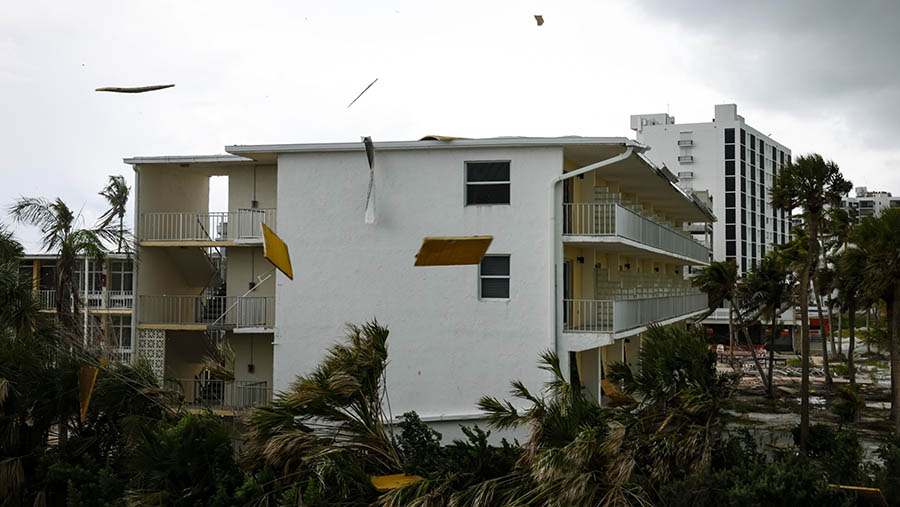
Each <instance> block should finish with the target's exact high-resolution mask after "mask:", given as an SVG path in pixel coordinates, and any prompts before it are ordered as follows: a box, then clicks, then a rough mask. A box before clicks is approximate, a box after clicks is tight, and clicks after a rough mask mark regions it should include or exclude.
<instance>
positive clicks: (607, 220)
mask: <svg viewBox="0 0 900 507" xmlns="http://www.w3.org/2000/svg"><path fill="white" fill-rule="evenodd" d="M563 235H564V236H619V237H622V238H626V239H630V240H632V241H637V242H638V243H643V244H645V245H647V246H651V247H654V248H659V249H660V250H665V251H666V252H671V253H675V254H678V255H682V256H685V257H688V258H690V259H693V260H696V261H700V262H703V263H707V262H709V249H708V248H706V247H705V246H703V245H701V244H700V243H698V242H696V241H694V240H693V239H691V238H689V237H688V236H686V235H685V234H684V233H681V232H678V231H675V230H674V229H670V228H669V227H667V226H665V225H662V224H659V223H657V222H654V221H653V220H650V219H649V218H647V217H645V216H642V215H640V214H638V213H637V212H635V211H632V210H630V209H628V208H626V207H624V206H622V205H621V204H616V203H566V204H563Z"/></svg>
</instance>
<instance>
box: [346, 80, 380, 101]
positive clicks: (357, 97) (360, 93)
mask: <svg viewBox="0 0 900 507" xmlns="http://www.w3.org/2000/svg"><path fill="white" fill-rule="evenodd" d="M375 81H378V78H377V77H376V78H375ZM375 81H372V82H371V83H369V86H367V87H366V89H365V90H363V91H361V92H359V95H357V96H356V98H355V99H353V102H351V103H349V104H347V108H348V109H349V108H350V106H352V105H353V104H354V103H355V102H356V101H357V100H359V98H360V97H362V96H363V93H366V92H367V91H369V88H371V87H372V85H373V84H375Z"/></svg>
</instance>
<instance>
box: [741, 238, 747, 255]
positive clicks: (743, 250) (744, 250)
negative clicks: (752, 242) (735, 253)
mask: <svg viewBox="0 0 900 507" xmlns="http://www.w3.org/2000/svg"><path fill="white" fill-rule="evenodd" d="M741 255H747V242H746V241H741Z"/></svg>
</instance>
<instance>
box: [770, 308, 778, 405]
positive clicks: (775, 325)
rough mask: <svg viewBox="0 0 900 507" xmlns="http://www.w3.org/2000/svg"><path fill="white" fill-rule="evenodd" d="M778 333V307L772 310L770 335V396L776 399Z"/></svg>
mask: <svg viewBox="0 0 900 507" xmlns="http://www.w3.org/2000/svg"><path fill="white" fill-rule="evenodd" d="M776 333H778V308H777V307H776V308H775V309H774V310H773V311H772V334H771V335H770V336H769V398H771V399H773V400H774V399H775V336H776Z"/></svg>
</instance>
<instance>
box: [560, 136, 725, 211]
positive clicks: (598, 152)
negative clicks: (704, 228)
mask: <svg viewBox="0 0 900 507" xmlns="http://www.w3.org/2000/svg"><path fill="white" fill-rule="evenodd" d="M611 149H613V150H612V152H611ZM623 149H624V148H623V147H622V146H619V147H612V146H567V147H566V151H565V157H566V159H567V160H568V161H569V162H571V163H572V164H573V165H574V166H576V168H577V167H585V166H588V165H591V164H594V163H596V162H600V161H602V160H605V159H608V158H610V157H612V156H615V155H617V154H619V153H621V152H622V151H623ZM597 172H598V174H600V177H601V178H603V179H604V180H606V181H609V182H613V183H618V184H619V188H620V190H621V191H622V192H626V193H634V194H637V196H638V199H639V200H640V201H645V202H651V203H653V208H654V209H656V210H658V211H659V212H660V213H661V214H665V215H666V216H668V217H669V218H672V219H676V220H683V221H686V222H709V221H712V219H711V212H709V211H708V210H704V209H703V208H701V207H700V206H699V205H698V204H697V203H696V202H694V201H693V200H692V199H691V198H690V197H689V196H687V195H686V194H685V193H684V191H682V190H681V189H679V188H678V187H677V186H676V185H675V184H674V183H672V182H671V181H670V180H669V178H667V177H666V176H665V175H664V174H663V173H662V172H661V171H660V170H659V169H657V168H656V167H655V166H654V165H653V164H652V163H651V162H650V161H649V160H647V159H646V158H645V157H644V156H642V155H640V154H638V153H633V154H632V155H631V156H630V157H628V158H627V159H625V160H623V161H621V162H617V163H615V164H612V165H608V166H606V167H602V168H600V169H598V170H597Z"/></svg>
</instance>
